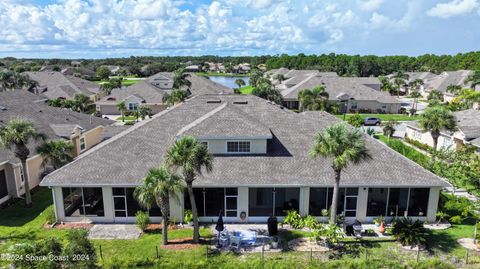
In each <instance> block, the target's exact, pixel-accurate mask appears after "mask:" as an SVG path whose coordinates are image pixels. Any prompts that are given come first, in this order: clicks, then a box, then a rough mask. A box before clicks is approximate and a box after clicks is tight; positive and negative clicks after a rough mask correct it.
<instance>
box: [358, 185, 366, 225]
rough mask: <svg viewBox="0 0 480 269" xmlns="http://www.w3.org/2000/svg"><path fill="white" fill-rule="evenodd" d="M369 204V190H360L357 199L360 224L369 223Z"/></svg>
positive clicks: (361, 188) (362, 188)
mask: <svg viewBox="0 0 480 269" xmlns="http://www.w3.org/2000/svg"><path fill="white" fill-rule="evenodd" d="M367 203H368V188H366V187H360V188H358V198H357V219H358V220H359V221H360V222H367Z"/></svg>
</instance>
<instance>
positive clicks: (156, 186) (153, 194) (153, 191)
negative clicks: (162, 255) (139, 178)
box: [134, 166, 183, 245]
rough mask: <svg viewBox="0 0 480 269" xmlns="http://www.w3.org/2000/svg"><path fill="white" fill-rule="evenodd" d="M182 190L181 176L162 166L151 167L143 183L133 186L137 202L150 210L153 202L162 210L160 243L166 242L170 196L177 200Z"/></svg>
mask: <svg viewBox="0 0 480 269" xmlns="http://www.w3.org/2000/svg"><path fill="white" fill-rule="evenodd" d="M182 191H183V184H182V181H181V178H180V177H179V176H178V175H177V174H175V173H170V172H169V171H168V170H167V169H166V168H165V167H164V166H161V167H158V168H151V169H150V170H149V171H148V174H147V176H146V177H145V179H144V181H143V184H142V185H141V186H138V187H136V188H135V191H134V197H135V199H136V200H137V201H138V203H139V204H140V205H141V206H142V207H144V208H146V209H148V210H150V208H152V207H153V206H154V205H155V204H156V205H157V206H158V207H159V208H160V211H161V212H162V241H163V242H162V243H163V245H167V244H168V234H167V233H168V223H169V218H170V197H174V198H176V199H177V200H179V198H178V194H179V193H180V192H182Z"/></svg>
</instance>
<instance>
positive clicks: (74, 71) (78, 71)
mask: <svg viewBox="0 0 480 269" xmlns="http://www.w3.org/2000/svg"><path fill="white" fill-rule="evenodd" d="M61 72H62V74H64V75H66V76H74V77H79V78H83V79H90V80H94V79H96V78H97V73H95V71H93V70H91V69H88V68H85V67H66V68H63V69H62V70H61Z"/></svg>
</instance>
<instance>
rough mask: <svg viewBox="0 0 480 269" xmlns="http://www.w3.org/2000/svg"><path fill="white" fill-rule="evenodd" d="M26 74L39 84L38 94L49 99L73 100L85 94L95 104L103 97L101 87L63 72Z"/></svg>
mask: <svg viewBox="0 0 480 269" xmlns="http://www.w3.org/2000/svg"><path fill="white" fill-rule="evenodd" d="M26 74H27V75H28V76H29V77H30V79H32V80H34V81H36V82H37V83H38V86H37V87H36V88H37V92H38V93H39V94H43V95H45V96H46V97H47V98H48V99H56V98H60V99H72V98H73V97H75V95H76V94H84V95H86V96H88V97H90V99H91V100H92V101H94V102H95V101H96V100H98V99H99V98H101V97H102V93H101V90H100V86H99V85H98V84H96V83H94V82H91V81H88V80H85V79H81V78H78V77H74V76H69V75H65V74H62V73H61V72H26Z"/></svg>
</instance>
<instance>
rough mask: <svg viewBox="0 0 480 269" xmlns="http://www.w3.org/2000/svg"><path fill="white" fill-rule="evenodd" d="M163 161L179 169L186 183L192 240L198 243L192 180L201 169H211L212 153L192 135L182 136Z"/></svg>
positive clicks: (198, 236)
mask: <svg viewBox="0 0 480 269" xmlns="http://www.w3.org/2000/svg"><path fill="white" fill-rule="evenodd" d="M165 163H166V165H167V167H169V168H174V169H175V170H177V171H180V172H181V174H182V176H183V180H184V181H185V183H186V185H187V190H188V196H189V197H190V204H191V205H192V215H193V241H194V242H195V243H198V241H199V240H200V230H199V226H198V212H197V205H196V203H195V197H194V194H193V181H195V179H196V177H197V175H199V174H201V173H202V169H204V170H205V171H207V172H210V171H212V169H213V155H212V154H210V153H209V152H208V149H207V147H205V146H204V145H202V144H201V143H199V142H198V141H197V139H195V138H194V137H191V136H184V137H182V138H180V139H177V140H176V141H175V143H174V144H173V145H172V146H171V147H170V149H169V150H168V151H167V155H166V158H165Z"/></svg>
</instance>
